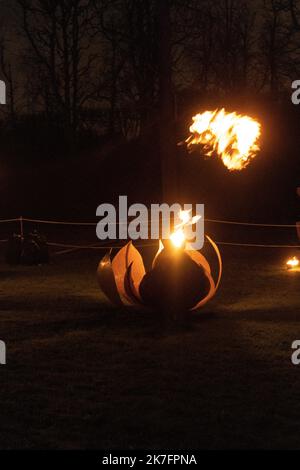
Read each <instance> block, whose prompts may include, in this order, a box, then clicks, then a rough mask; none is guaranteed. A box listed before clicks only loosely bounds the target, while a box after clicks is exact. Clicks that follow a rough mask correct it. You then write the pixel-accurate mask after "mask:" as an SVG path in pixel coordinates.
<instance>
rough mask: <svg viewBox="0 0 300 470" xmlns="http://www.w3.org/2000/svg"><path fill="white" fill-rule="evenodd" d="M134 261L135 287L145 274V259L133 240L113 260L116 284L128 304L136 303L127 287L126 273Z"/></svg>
mask: <svg viewBox="0 0 300 470" xmlns="http://www.w3.org/2000/svg"><path fill="white" fill-rule="evenodd" d="M131 263H132V271H131V276H132V279H133V284H134V286H135V288H138V286H139V284H140V282H141V280H142V279H143V277H144V275H145V267H144V263H143V259H142V257H141V255H140V253H139V252H138V250H137V249H136V248H134V246H133V245H132V242H129V243H127V245H125V246H124V247H123V248H121V249H120V250H119V251H118V253H117V254H116V256H115V257H114V259H113V261H112V269H113V272H114V275H115V280H116V285H117V289H118V292H119V294H120V297H121V299H122V301H123V302H124V303H125V304H127V305H134V303H135V302H133V300H132V298H131V297H130V296H129V295H128V294H127V292H126V289H125V275H126V271H127V269H128V267H129V266H130V264H131Z"/></svg>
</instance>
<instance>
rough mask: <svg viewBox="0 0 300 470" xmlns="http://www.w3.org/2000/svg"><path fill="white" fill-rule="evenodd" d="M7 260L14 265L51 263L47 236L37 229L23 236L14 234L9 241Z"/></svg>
mask: <svg viewBox="0 0 300 470" xmlns="http://www.w3.org/2000/svg"><path fill="white" fill-rule="evenodd" d="M6 262H7V263H8V264H12V265H18V264H25V265H31V266H32V265H37V264H46V263H49V251H48V246H47V240H46V238H45V237H44V236H43V235H41V234H40V233H39V232H38V231H37V230H34V231H33V232H31V233H29V234H28V235H26V236H25V237H24V238H22V237H21V236H20V235H17V234H15V233H14V234H12V235H11V237H10V238H9V240H8V243H7V249H6Z"/></svg>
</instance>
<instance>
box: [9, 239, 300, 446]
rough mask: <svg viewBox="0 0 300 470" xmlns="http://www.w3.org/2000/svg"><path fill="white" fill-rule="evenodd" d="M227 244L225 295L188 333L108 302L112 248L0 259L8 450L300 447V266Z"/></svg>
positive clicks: (282, 255)
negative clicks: (105, 278) (32, 263)
mask: <svg viewBox="0 0 300 470" xmlns="http://www.w3.org/2000/svg"><path fill="white" fill-rule="evenodd" d="M288 254H289V253H287V252H286V251H284V252H280V253H278V251H275V250H269V251H267V253H265V252H264V251H263V250H262V249H260V250H259V249H256V250H254V249H249V248H248V249H246V248H244V249H243V250H240V251H238V250H231V249H229V248H224V249H223V255H224V264H225V270H224V277H223V282H222V285H221V289H220V291H219V292H218V295H217V296H216V298H215V299H214V300H213V301H211V303H209V304H208V305H207V306H206V307H205V308H203V310H202V311H200V312H199V313H198V314H195V315H194V317H193V319H192V320H190V321H188V322H187V325H186V326H185V327H183V328H182V329H178V330H174V329H173V330H172V329H171V330H170V329H168V328H167V327H166V325H164V323H163V322H162V321H161V319H160V318H159V316H158V315H157V314H156V315H155V314H153V315H152V314H149V313H148V314H145V313H141V312H131V311H129V312H125V311H124V312H121V311H117V310H115V309H113V308H111V307H110V306H107V304H105V302H104V299H103V296H102V294H101V292H100V291H99V289H98V287H97V283H96V280H95V270H96V266H97V262H98V259H99V257H100V253H99V252H93V253H87V252H85V253H82V252H76V253H73V254H66V255H61V256H57V257H53V260H52V264H51V265H49V266H43V267H18V268H15V267H8V266H7V265H4V264H1V265H0V272H1V278H2V284H1V310H0V315H1V332H0V338H1V339H2V340H4V341H6V344H7V365H6V366H1V388H0V414H1V419H0V436H1V437H0V448H1V449H11V448H34V449H37V448H47V449H49V448H52V449H65V448H68V449H69V448H71V449H86V448H127V449H130V448H164V449H165V448H209V449H211V448H300V437H299V422H300V402H299V386H300V366H298V368H297V366H293V365H292V364H291V360H290V357H291V351H292V350H291V343H292V341H293V340H295V339H299V338H300V327H299V315H300V309H299V307H300V299H299V282H300V272H299V273H292V272H287V271H286V270H285V269H284V261H285V260H286V257H287V256H288Z"/></svg>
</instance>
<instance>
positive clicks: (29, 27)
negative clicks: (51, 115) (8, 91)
mask: <svg viewBox="0 0 300 470" xmlns="http://www.w3.org/2000/svg"><path fill="white" fill-rule="evenodd" d="M18 3H19V5H20V7H21V12H22V29H23V32H24V34H25V37H26V38H27V41H28V46H29V50H30V51H31V61H30V66H33V69H34V70H35V71H38V76H39V79H42V80H43V82H42V83H40V85H43V86H42V89H43V93H41V96H42V97H43V99H44V105H45V107H47V106H48V111H49V103H48V104H47V102H46V100H47V99H48V98H50V99H51V100H53V105H52V106H51V108H52V109H53V110H55V112H57V113H58V115H61V116H62V118H63V123H64V126H65V127H66V129H68V130H69V131H74V130H76V129H77V128H78V125H79V117H80V113H81V111H82V107H83V105H84V104H85V103H86V102H87V100H88V99H89V98H90V96H91V95H92V94H93V79H94V77H93V70H94V64H95V61H96V59H97V53H96V52H95V51H94V50H93V45H92V38H91V34H90V30H89V27H90V21H91V15H92V9H91V1H90V0H71V1H70V0H18Z"/></svg>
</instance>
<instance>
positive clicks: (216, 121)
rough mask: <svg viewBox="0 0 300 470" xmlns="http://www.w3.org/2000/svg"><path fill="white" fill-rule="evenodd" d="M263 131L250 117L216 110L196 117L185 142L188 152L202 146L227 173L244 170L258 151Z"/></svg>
mask: <svg viewBox="0 0 300 470" xmlns="http://www.w3.org/2000/svg"><path fill="white" fill-rule="evenodd" d="M260 129H261V126H260V123H259V122H257V121H255V120H254V119H252V118H251V117H249V116H241V115H238V114H236V113H235V112H233V113H227V112H225V109H224V108H223V109H221V110H217V109H216V110H215V111H205V112H204V113H202V114H196V116H194V117H193V124H192V125H191V126H190V132H191V135H190V137H189V138H188V139H187V140H186V142H187V146H188V148H191V147H192V146H193V145H197V144H201V145H203V147H204V152H205V154H206V155H207V156H211V155H212V154H213V152H216V153H217V154H218V155H219V157H221V159H222V161H223V163H224V165H225V166H226V167H227V168H228V170H230V171H231V170H242V169H243V168H245V167H246V166H247V165H248V164H249V163H250V161H251V159H252V158H254V157H255V156H256V153H257V152H258V151H259V146H258V138H259V136H260V133H261V130H260Z"/></svg>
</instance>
